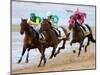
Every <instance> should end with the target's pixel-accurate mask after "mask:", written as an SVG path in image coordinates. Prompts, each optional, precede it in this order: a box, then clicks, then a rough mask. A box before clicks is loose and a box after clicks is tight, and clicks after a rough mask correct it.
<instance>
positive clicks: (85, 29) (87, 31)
mask: <svg viewBox="0 0 100 75" xmlns="http://www.w3.org/2000/svg"><path fill="white" fill-rule="evenodd" d="M80 28H81V29H82V31H83V33H84V35H89V34H90V31H89V29H88V28H87V26H86V25H85V24H84V25H82V26H80Z"/></svg>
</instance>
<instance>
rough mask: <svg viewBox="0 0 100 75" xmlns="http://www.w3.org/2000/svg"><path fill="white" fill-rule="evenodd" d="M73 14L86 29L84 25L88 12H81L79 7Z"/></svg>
mask: <svg viewBox="0 0 100 75" xmlns="http://www.w3.org/2000/svg"><path fill="white" fill-rule="evenodd" d="M73 16H74V17H75V18H76V19H77V22H78V23H79V24H80V26H81V27H82V28H83V29H84V30H85V31H86V29H85V27H84V26H83V23H84V19H85V18H86V13H84V12H80V11H79V9H77V10H76V11H75V12H74V13H73Z"/></svg>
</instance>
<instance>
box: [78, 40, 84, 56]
mask: <svg viewBox="0 0 100 75" xmlns="http://www.w3.org/2000/svg"><path fill="white" fill-rule="evenodd" d="M82 45H83V41H81V43H80V47H79V53H78V56H80V53H81V47H82Z"/></svg>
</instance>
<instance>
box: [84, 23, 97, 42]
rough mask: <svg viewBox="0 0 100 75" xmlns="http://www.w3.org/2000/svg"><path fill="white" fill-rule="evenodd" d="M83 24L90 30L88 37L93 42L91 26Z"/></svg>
mask: <svg viewBox="0 0 100 75" xmlns="http://www.w3.org/2000/svg"><path fill="white" fill-rule="evenodd" d="M85 25H86V26H87V28H88V29H89V31H90V35H89V38H90V40H91V42H93V43H95V42H96V40H95V39H94V38H93V34H92V30H91V28H90V27H89V25H87V24H85Z"/></svg>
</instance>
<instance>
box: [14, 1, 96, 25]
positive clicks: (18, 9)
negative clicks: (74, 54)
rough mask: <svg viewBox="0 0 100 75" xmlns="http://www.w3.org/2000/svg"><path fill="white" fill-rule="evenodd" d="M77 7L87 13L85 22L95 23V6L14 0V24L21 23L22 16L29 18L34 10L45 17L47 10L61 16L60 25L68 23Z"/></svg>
mask: <svg viewBox="0 0 100 75" xmlns="http://www.w3.org/2000/svg"><path fill="white" fill-rule="evenodd" d="M77 8H78V9H79V10H80V11H81V12H85V13H86V14H87V18H86V19H85V23H87V24H89V25H95V6H81V5H69V4H54V3H53V4H52V3H36V2H16V1H13V2H12V24H13V25H15V24H20V22H21V18H29V16H30V13H32V12H35V13H36V15H37V16H40V17H44V18H45V17H46V13H47V12H51V13H52V14H56V15H57V16H58V17H59V22H58V25H68V21H69V17H70V16H71V15H72V14H73V13H72V12H70V11H75V10H76V9H77ZM66 10H67V11H66ZM68 11H69V12H68Z"/></svg>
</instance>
